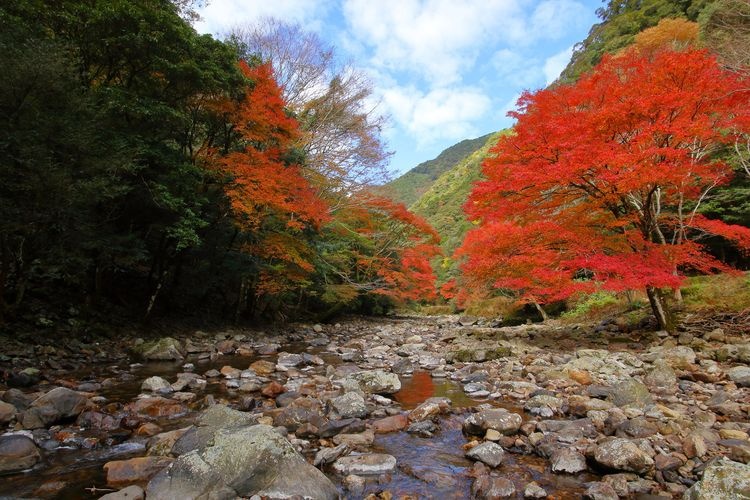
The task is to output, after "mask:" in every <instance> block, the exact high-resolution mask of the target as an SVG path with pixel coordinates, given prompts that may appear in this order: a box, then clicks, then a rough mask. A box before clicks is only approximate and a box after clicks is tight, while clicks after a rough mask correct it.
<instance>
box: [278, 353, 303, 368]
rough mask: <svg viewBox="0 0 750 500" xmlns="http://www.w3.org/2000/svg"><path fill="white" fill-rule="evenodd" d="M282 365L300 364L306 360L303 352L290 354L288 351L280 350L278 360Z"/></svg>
mask: <svg viewBox="0 0 750 500" xmlns="http://www.w3.org/2000/svg"><path fill="white" fill-rule="evenodd" d="M276 362H277V363H278V364H280V365H282V366H287V367H292V366H299V365H301V364H302V363H304V362H305V360H304V358H303V357H302V355H301V354H290V353H288V352H280V353H279V357H278V359H277V361H276Z"/></svg>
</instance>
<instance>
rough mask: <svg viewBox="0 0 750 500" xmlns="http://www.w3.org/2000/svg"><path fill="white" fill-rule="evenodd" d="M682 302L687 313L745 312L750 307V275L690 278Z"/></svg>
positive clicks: (718, 275)
mask: <svg viewBox="0 0 750 500" xmlns="http://www.w3.org/2000/svg"><path fill="white" fill-rule="evenodd" d="M682 300H683V306H684V309H685V310H686V311H721V312H740V311H744V310H746V309H747V308H748V307H750V273H742V274H740V275H735V276H732V275H730V274H714V275H711V276H695V277H692V278H689V279H688V282H687V285H686V286H684V287H683V288H682Z"/></svg>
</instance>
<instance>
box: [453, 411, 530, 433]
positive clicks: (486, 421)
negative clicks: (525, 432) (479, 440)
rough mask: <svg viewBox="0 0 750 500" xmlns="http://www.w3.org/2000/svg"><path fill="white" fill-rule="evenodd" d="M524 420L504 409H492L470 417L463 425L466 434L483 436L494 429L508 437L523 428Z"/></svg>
mask: <svg viewBox="0 0 750 500" xmlns="http://www.w3.org/2000/svg"><path fill="white" fill-rule="evenodd" d="M522 423H523V419H522V418H521V415H519V414H518V413H512V412H509V411H508V410H506V409H504V408H491V409H488V410H482V411H480V412H478V413H474V414H472V415H469V416H468V417H467V418H466V420H464V423H463V430H464V432H465V433H466V434H472V435H475V436H483V435H484V434H485V432H487V429H494V430H496V431H498V432H499V433H501V434H504V435H506V436H509V435H512V434H515V433H517V432H518V429H520V428H521V424H522Z"/></svg>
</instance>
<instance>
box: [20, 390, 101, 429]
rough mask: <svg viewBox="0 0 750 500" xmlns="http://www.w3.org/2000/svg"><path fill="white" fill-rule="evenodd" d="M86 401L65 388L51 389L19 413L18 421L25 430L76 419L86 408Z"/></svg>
mask: <svg viewBox="0 0 750 500" xmlns="http://www.w3.org/2000/svg"><path fill="white" fill-rule="evenodd" d="M87 402H88V399H87V398H86V397H85V396H84V395H82V394H80V393H78V392H76V391H73V390H70V389H67V388H65V387H57V388H55V389H52V390H51V391H49V392H48V393H46V394H44V395H43V396H40V397H38V398H37V399H35V400H34V401H33V402H32V403H31V406H29V408H28V409H27V410H26V411H24V412H23V413H21V415H20V416H19V420H20V421H21V424H22V425H23V427H24V428H25V429H39V428H41V427H46V426H48V425H51V424H54V423H55V422H59V421H61V420H66V419H72V418H76V417H77V416H78V415H80V414H81V412H83V410H84V408H86V403H87Z"/></svg>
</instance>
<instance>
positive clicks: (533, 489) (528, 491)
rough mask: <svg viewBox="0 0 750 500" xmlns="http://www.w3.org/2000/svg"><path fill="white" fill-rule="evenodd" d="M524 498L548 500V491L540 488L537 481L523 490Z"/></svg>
mask: <svg viewBox="0 0 750 500" xmlns="http://www.w3.org/2000/svg"><path fill="white" fill-rule="evenodd" d="M523 497H524V498H547V491H546V490H545V489H544V488H542V487H541V486H539V484H538V483H537V482H536V481H532V482H530V483H529V484H527V485H526V488H524V490H523Z"/></svg>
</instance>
